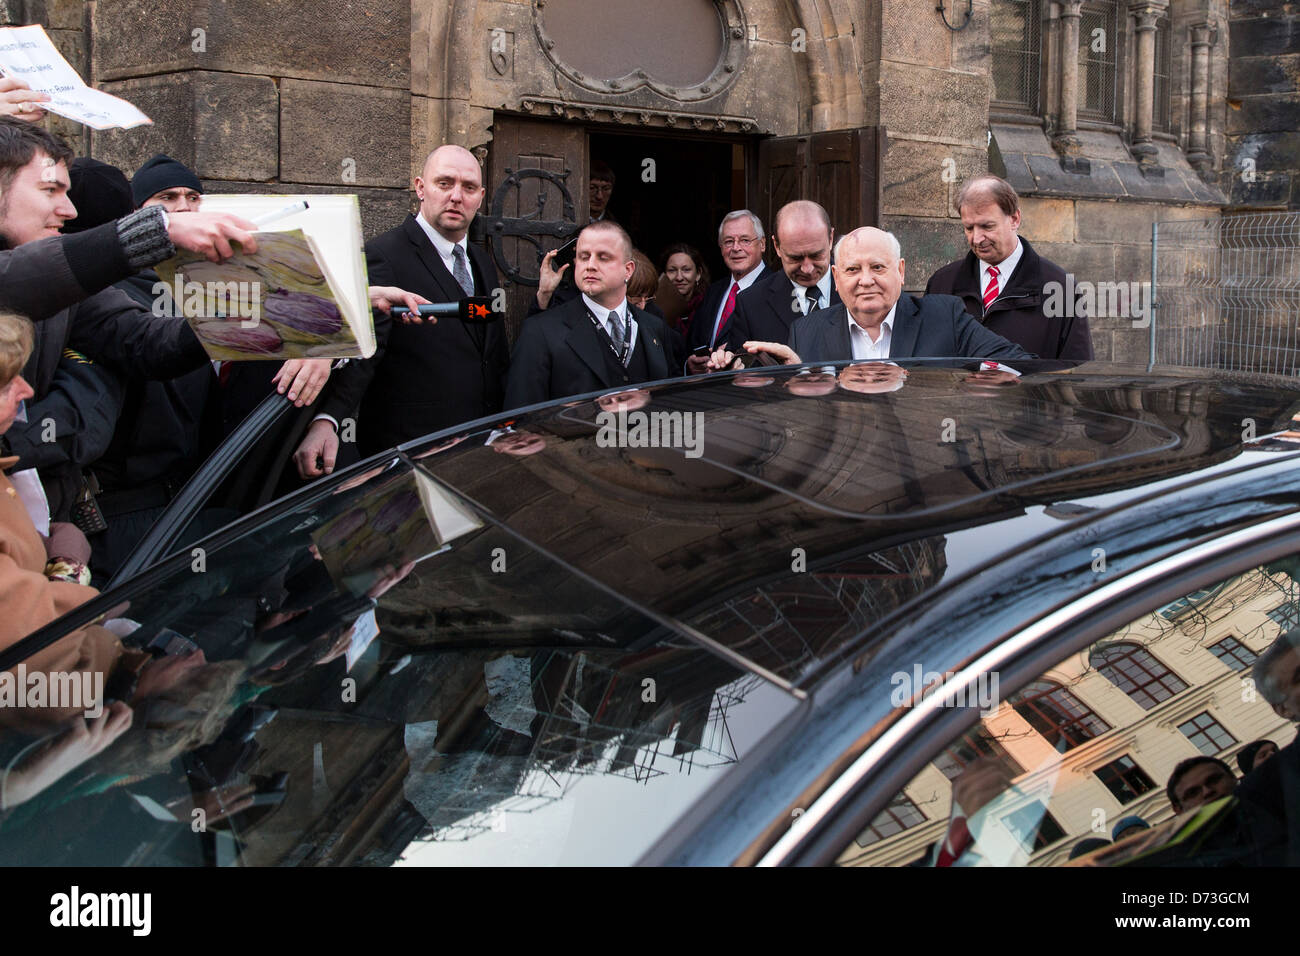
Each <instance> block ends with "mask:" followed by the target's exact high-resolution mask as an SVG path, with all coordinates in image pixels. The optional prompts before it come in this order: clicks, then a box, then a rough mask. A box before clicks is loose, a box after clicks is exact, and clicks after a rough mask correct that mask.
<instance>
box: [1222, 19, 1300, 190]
mask: <svg viewBox="0 0 1300 956" xmlns="http://www.w3.org/2000/svg"><path fill="white" fill-rule="evenodd" d="M1229 31H1230V33H1229V37H1230V38H1229V43H1230V46H1231V47H1232V49H1233V50H1239V51H1240V53H1239V54H1238V55H1234V56H1233V58H1232V61H1231V68H1230V71H1229V82H1228V103H1227V105H1228V137H1227V152H1228V161H1227V162H1226V163H1225V167H1227V169H1228V170H1230V173H1231V175H1232V183H1231V196H1232V201H1233V202H1234V203H1236V204H1240V205H1243V206H1250V207H1274V208H1277V207H1287V208H1290V209H1300V3H1279V2H1277V0H1234V2H1233V4H1232V10H1231V18H1230V20H1229Z"/></svg>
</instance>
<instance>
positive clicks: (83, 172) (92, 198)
mask: <svg viewBox="0 0 1300 956" xmlns="http://www.w3.org/2000/svg"><path fill="white" fill-rule="evenodd" d="M68 179H69V180H70V181H71V186H69V187H68V198H69V199H71V200H72V204H73V205H74V206H76V207H77V218H76V219H69V220H68V221H67V222H65V223H64V224H63V231H64V232H65V233H73V232H81V231H82V230H84V229H93V228H94V227H95V226H102V225H103V224H104V223H106V222H112V221H113V220H114V219H121V218H122V217H123V216H125V215H126V214H127V213H129V212H132V211H133V210H134V209H135V204H134V203H133V202H132V201H131V186H130V184H129V183H128V182H127V181H126V174H125V173H123V172H122V170H120V169H118V168H117V167H116V166H110V165H109V164H108V163H101V162H100V161H99V160H97V159H91V158H90V157H89V156H80V157H78V158H77V159H74V160H73V161H72V166H71V167H69V169H68Z"/></svg>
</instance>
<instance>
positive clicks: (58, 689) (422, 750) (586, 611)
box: [0, 364, 1297, 864]
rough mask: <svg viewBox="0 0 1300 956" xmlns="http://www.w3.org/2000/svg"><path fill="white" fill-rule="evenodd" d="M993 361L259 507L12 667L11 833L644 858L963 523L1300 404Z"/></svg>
mask: <svg viewBox="0 0 1300 956" xmlns="http://www.w3.org/2000/svg"><path fill="white" fill-rule="evenodd" d="M855 368H858V369H859V370H856V371H855V370H854V369H855ZM972 374H975V373H970V372H967V371H964V370H962V369H953V368H947V367H929V366H925V365H921V364H918V365H915V366H914V367H911V368H908V369H905V370H904V369H899V368H898V367H897V366H892V365H890V366H884V367H881V366H879V365H878V366H876V368H875V369H868V370H866V371H862V370H860V367H850V368H845V369H837V370H835V371H834V372H833V373H832V372H818V371H816V370H813V371H811V372H808V371H806V370H788V369H779V370H776V371H770V370H764V372H763V373H762V374H761V375H760V374H757V373H743V374H739V375H721V376H716V377H714V378H713V379H711V380H710V381H708V382H695V383H684V384H673V385H664V386H655V387H653V388H652V389H646V390H637V391H634V392H630V393H622V395H621V396H603V397H601V398H598V399H590V400H587V399H575V400H572V401H569V402H565V403H562V404H556V405H552V406H548V407H547V408H544V409H541V410H538V411H534V412H531V413H528V414H526V415H521V416H516V417H513V418H502V419H499V420H496V421H494V422H491V423H488V424H487V425H485V426H481V427H479V426H473V427H469V428H467V429H466V430H464V431H463V432H460V433H455V434H443V435H439V436H434V437H432V438H430V439H425V440H422V441H419V442H413V443H411V444H410V445H407V446H403V448H402V449H400V451H399V453H394V454H393V455H392V456H390V457H388V458H384V459H376V460H371V461H370V462H366V463H363V464H362V465H359V466H357V467H355V468H353V469H351V470H349V471H348V472H345V473H343V474H340V475H335V476H333V477H332V478H329V479H326V480H324V481H322V482H319V483H317V484H316V485H313V486H312V487H310V488H308V489H305V490H304V491H303V492H302V493H300V494H298V495H295V496H293V497H292V498H290V499H287V500H286V501H284V502H282V503H280V504H278V505H275V506H273V507H271V508H270V509H268V510H267V512H266V513H264V514H259V515H253V516H250V517H249V518H247V519H245V520H243V521H242V522H240V523H239V524H237V525H235V526H232V527H231V528H228V529H226V530H225V531H223V532H220V533H218V534H217V535H215V536H213V537H211V538H209V539H206V540H205V541H203V542H200V543H199V545H198V546H196V547H194V548H192V549H191V550H188V551H186V552H184V553H182V554H178V555H174V556H173V557H171V558H170V559H168V560H167V561H165V562H163V563H162V564H160V565H158V566H156V567H155V568H153V569H152V570H150V571H148V572H146V573H144V574H142V575H139V576H137V577H136V578H135V579H133V580H132V581H130V582H128V583H127V584H125V585H124V586H122V587H121V588H118V589H115V590H114V591H113V592H111V593H109V594H106V595H104V596H102V597H101V598H100V599H98V601H96V602H92V603H91V604H89V605H86V606H85V608H83V609H82V610H80V611H78V612H74V614H73V615H70V616H69V617H68V618H67V619H66V621H65V622H64V623H63V624H62V625H60V623H59V622H56V624H55V625H53V626H51V627H50V628H47V629H46V630H45V632H42V633H38V634H37V635H35V636H34V637H33V639H32V640H33V641H35V642H36V643H41V642H42V640H43V635H45V636H48V637H51V638H52V637H56V636H57V637H59V638H60V639H59V640H58V641H57V642H55V643H53V644H48V646H45V647H43V648H42V649H40V650H39V651H36V652H35V653H31V652H29V654H30V656H29V657H28V658H27V660H25V661H24V663H23V665H22V667H25V668H27V671H26V672H25V673H24V672H23V671H22V670H21V669H18V670H15V671H11V672H8V673H9V674H12V675H13V676H14V678H15V679H14V680H12V681H10V682H9V683H8V684H4V683H3V682H0V695H3V694H5V693H9V694H18V693H24V694H27V695H28V696H27V697H26V698H24V699H23V700H22V702H21V704H20V703H19V702H18V698H16V697H14V698H12V699H10V700H9V703H10V706H7V707H4V708H0V718H2V719H3V730H2V731H0V766H2V767H3V768H4V777H3V787H2V788H0V798H3V816H0V859H3V861H4V862H11V863H35V862H40V863H45V864H49V863H67V864H73V863H78V864H85V863H98V864H123V863H131V864H163V863H208V864H231V863H242V864H281V863H289V864H293V863H322V862H331V863H364V864H391V863H396V862H403V861H404V862H409V863H429V862H480V861H481V862H513V863H621V862H631V861H633V860H635V859H636V858H637V857H638V856H639V855H640V854H641V853H643V852H644V851H645V850H646V849H648V848H649V847H650V846H651V845H652V844H653V843H654V842H655V841H656V840H657V839H658V838H659V837H660V836H661V835H662V834H663V833H664V832H665V830H666V829H667V828H668V827H669V826H671V825H673V823H674V821H675V820H676V819H678V818H679V817H680V815H681V814H683V813H685V812H687V810H688V808H690V807H691V806H692V805H694V804H695V802H696V801H697V800H698V799H699V798H700V797H701V796H702V795H703V794H704V792H705V791H706V790H707V789H708V788H710V787H711V786H713V785H714V784H716V783H717V782H718V781H719V780H720V779H722V777H723V776H725V774H726V773H727V770H728V768H729V767H732V766H734V765H736V764H737V763H738V762H740V761H743V760H744V759H745V757H746V754H747V753H749V752H750V751H751V750H752V749H753V748H754V746H755V744H756V743H757V742H758V741H759V740H761V739H762V738H764V737H765V736H767V735H769V734H770V733H772V732H773V731H776V730H778V729H779V730H780V731H781V732H783V733H784V732H787V731H788V730H790V729H791V728H792V727H794V726H795V725H796V723H797V719H798V712H799V708H800V699H801V698H802V697H804V696H806V694H807V693H808V692H809V691H811V690H812V689H813V687H814V686H815V683H816V680H817V676H818V674H819V672H823V671H824V670H825V668H826V667H827V666H829V664H830V663H832V662H834V661H835V660H837V659H842V658H843V657H844V656H845V655H847V654H849V653H850V652H851V653H852V654H853V655H854V656H855V657H864V655H867V656H869V655H870V653H871V649H870V647H869V646H864V645H863V643H862V641H863V635H865V634H870V633H871V632H872V629H873V628H876V629H879V628H881V627H882V626H883V625H884V624H885V623H886V622H888V620H889V619H890V616H891V615H894V614H903V613H906V610H907V608H909V607H911V606H913V604H914V603H915V602H918V601H921V600H923V599H925V598H926V596H927V595H928V594H930V593H931V592H933V591H934V590H935V589H936V588H938V587H939V586H940V585H941V584H942V582H943V580H944V577H945V573H946V571H947V568H948V564H949V560H948V557H947V550H948V544H947V542H948V540H949V537H950V536H952V535H954V534H956V533H957V532H959V531H960V530H961V529H965V528H972V527H977V526H979V525H980V524H982V523H987V522H995V521H1003V520H1004V519H1007V518H1010V517H1014V516H1015V515H1018V514H1023V513H1024V511H1025V509H1026V508H1027V507H1028V506H1030V505H1032V504H1050V503H1052V502H1056V501H1068V500H1070V499H1071V498H1075V497H1080V496H1085V495H1096V494H1101V493H1104V492H1107V491H1115V490H1118V489H1122V488H1126V487H1133V486H1136V485H1140V484H1141V483H1142V482H1144V481H1150V480H1155V479H1160V478H1170V477H1172V476H1175V475H1178V474H1186V473H1188V472H1191V471H1195V470H1196V469H1199V468H1204V467H1208V466H1211V465H1214V464H1217V463H1221V462H1224V461H1226V460H1228V459H1230V458H1232V457H1233V456H1235V455H1236V454H1238V453H1239V451H1240V447H1241V437H1242V436H1241V430H1240V424H1239V423H1240V421H1241V419H1242V418H1243V416H1244V415H1246V414H1248V413H1249V414H1252V415H1254V416H1255V417H1256V419H1257V421H1258V422H1259V425H1258V430H1259V433H1260V434H1266V433H1267V432H1268V431H1269V429H1270V428H1273V427H1275V426H1276V425H1277V424H1278V423H1280V422H1282V421H1285V420H1286V419H1287V418H1288V417H1289V415H1290V414H1291V412H1292V411H1294V408H1293V406H1294V405H1295V402H1296V398H1297V395H1296V394H1295V393H1289V392H1281V391H1273V390H1267V389H1256V390H1253V391H1252V390H1250V389H1246V388H1236V387H1228V386H1225V385H1223V384H1219V383H1213V382H1208V381H1206V380H1204V379H1201V380H1183V379H1179V378H1173V377H1170V378H1167V379H1164V380H1157V381H1155V382H1154V383H1152V382H1150V381H1148V382H1147V383H1146V384H1145V385H1144V386H1143V387H1142V388H1140V389H1139V388H1137V387H1136V386H1135V385H1134V379H1133V378H1132V377H1130V376H1127V375H1124V374H1114V373H1108V374H1107V375H1105V376H1088V375H1084V374H1075V373H1072V372H1069V371H1065V372H1062V371H1060V370H1043V371H1039V372H1032V371H1031V372H1029V373H1028V374H1026V375H1025V376H1024V377H1023V378H1021V379H1014V377H1013V380H1004V379H1002V378H1001V377H998V378H989V377H985V378H983V379H974V380H972ZM819 375H820V376H825V375H830V376H831V380H830V384H831V386H832V388H831V391H827V390H826V388H825V386H826V381H825V379H824V378H815V376H819ZM900 380H902V381H903V384H902V385H901V386H900V385H899V384H898V382H899V381H900ZM882 384H884V385H888V386H889V387H888V388H883V387H881V388H878V387H877V386H881V385H882ZM800 389H804V390H805V391H810V394H800ZM813 393H815V394H813ZM638 412H660V413H663V415H662V416H661V417H659V418H647V417H646V416H641V417H638V416H637V415H635V414H634V413H638ZM647 422H649V423H656V422H657V423H658V424H655V425H653V427H654V428H658V429H659V440H657V441H655V440H652V439H653V438H654V435H653V434H650V433H649V429H647V428H646V423H647ZM638 428H643V429H646V430H644V431H642V432H640V433H638V432H637V431H636V429H638ZM673 429H675V431H674V430H673ZM665 434H667V435H668V436H669V438H668V440H666V441H665V440H663V439H664V436H665ZM637 435H640V437H634V436H637ZM673 436H675V437H673ZM905 518H906V519H908V520H901V519H905ZM96 615H98V617H95V616H96ZM92 618H94V620H93V621H92V620H91V619H92ZM119 641H120V643H119ZM864 659H865V657H864ZM92 672H94V673H99V672H107V673H108V674H109V680H108V682H107V685H106V686H104V687H102V688H96V687H93V686H89V685H88V684H87V682H85V681H83V680H82V679H81V678H89V677H91V676H93V674H92ZM2 676H6V675H0V677H2ZM36 684H40V685H41V686H42V687H43V688H44V690H43V692H42V693H43V696H42V697H41V699H40V701H39V702H37V701H36V698H35V697H34V696H32V693H33V687H34V686H35V685H36ZM78 694H79V695H80V697H78V696H77V695H78ZM105 699H107V700H109V701H116V703H111V704H109V705H108V707H107V709H106V710H105V711H104V713H103V714H102V715H101V716H99V717H96V718H95V719H94V720H92V721H91V722H89V723H86V722H85V721H80V722H77V721H75V720H74V721H73V724H72V725H70V724H69V723H68V720H69V719H70V718H72V717H73V716H75V715H76V714H78V713H80V712H81V711H94V709H95V706H94V705H95V704H96V702H98V703H100V704H102V703H103V702H104V700H105ZM126 702H129V706H128V704H127V703H126ZM56 705H57V706H56ZM88 705H89V706H88ZM113 721H116V722H117V723H118V727H117V729H118V730H119V731H120V730H121V727H120V724H121V723H123V722H127V721H129V723H130V727H129V729H128V730H126V731H125V732H121V734H120V736H116V735H115V734H110V733H108V731H107V730H106V729H105V728H106V726H107V725H108V724H109V723H111V722H113ZM70 726H71V727H72V729H69V727H70ZM114 736H116V739H115V740H112V741H111V745H105V744H104V743H103V742H102V741H103V740H104V739H111V738H112V737H114Z"/></svg>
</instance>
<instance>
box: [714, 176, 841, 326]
mask: <svg viewBox="0 0 1300 956" xmlns="http://www.w3.org/2000/svg"><path fill="white" fill-rule="evenodd" d="M834 239H835V230H834V229H833V228H831V217H830V216H829V215H828V214H827V212H826V210H825V209H823V208H822V207H821V206H820V205H818V204H817V203H815V202H811V201H810V200H807V199H798V200H795V201H794V202H790V203H786V204H785V205H784V206H782V207H781V208H780V209H778V210H777V213H776V219H775V220H774V221H773V223H772V245H773V247H774V248H775V249H776V252H777V255H778V256H779V257H780V259H781V271H780V272H776V273H774V274H773V275H771V276H768V277H765V278H763V279H761V280H760V281H758V282H756V283H755V284H754V285H752V286H751V287H750V288H749V289H747V290H746V291H745V292H743V293H741V295H740V296H739V297H737V299H736V314H735V316H734V317H733V320H732V323H731V328H730V330H729V331H728V333H727V337H726V342H727V343H728V344H729V348H731V350H732V351H739V350H740V346H741V344H742V343H744V342H748V341H751V340H756V341H760V342H785V341H787V340H788V339H789V337H790V328H791V327H792V326H793V325H794V323H795V320H796V319H798V318H800V317H802V316H805V315H808V314H809V313H812V312H816V311H817V310H818V309H824V308H827V307H828V306H833V305H838V304H839V302H840V297H839V293H838V292H837V291H836V289H835V285H834V283H833V282H832V281H831V273H830V266H831V243H832V242H833V241H834Z"/></svg>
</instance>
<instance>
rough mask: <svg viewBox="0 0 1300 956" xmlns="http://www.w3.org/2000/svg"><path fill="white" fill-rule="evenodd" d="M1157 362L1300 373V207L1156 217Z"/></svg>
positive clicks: (1154, 333)
mask: <svg viewBox="0 0 1300 956" xmlns="http://www.w3.org/2000/svg"><path fill="white" fill-rule="evenodd" d="M1152 243H1153V249H1152V274H1153V276H1154V281H1155V301H1156V310H1155V318H1154V323H1155V324H1154V328H1153V330H1152V337H1151V342H1152V355H1151V361H1152V362H1153V363H1154V364H1157V365H1185V366H1194V367H1199V368H1216V369H1228V370H1233V371H1244V372H1263V373H1267V374H1273V375H1286V376H1300V213H1294V212H1287V213H1282V212H1279V213H1254V214H1251V215H1245V216H1227V217H1224V218H1222V219H1198V220H1191V221H1187V222H1159V223H1156V225H1155V229H1154V230H1153V234H1152Z"/></svg>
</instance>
